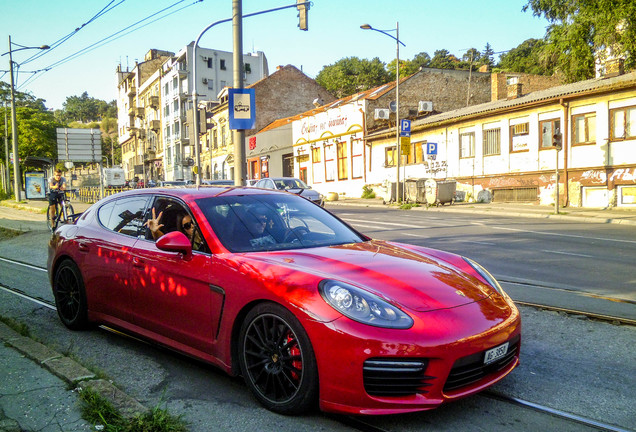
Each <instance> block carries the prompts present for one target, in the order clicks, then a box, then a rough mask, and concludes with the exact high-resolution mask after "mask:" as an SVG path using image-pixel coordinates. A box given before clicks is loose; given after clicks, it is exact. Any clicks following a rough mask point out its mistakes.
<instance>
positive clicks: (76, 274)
mask: <svg viewBox="0 0 636 432" xmlns="http://www.w3.org/2000/svg"><path fill="white" fill-rule="evenodd" d="M53 295H54V297H55V307H56V309H57V314H58V316H59V317H60V320H61V321H62V323H63V324H64V325H65V326H66V327H68V328H69V329H71V330H85V329H88V328H90V323H89V321H88V303H87V301H86V290H85V288H84V280H83V279H82V274H81V273H80V270H79V268H78V267H77V265H76V264H75V263H74V262H73V261H70V260H65V261H63V262H62V263H61V264H60V265H59V267H58V268H57V270H56V271H55V277H54V278H53Z"/></svg>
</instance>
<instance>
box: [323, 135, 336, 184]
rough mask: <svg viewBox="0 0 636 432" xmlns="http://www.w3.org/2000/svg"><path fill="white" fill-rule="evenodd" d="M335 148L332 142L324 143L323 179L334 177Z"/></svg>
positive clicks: (332, 179) (329, 179)
mask: <svg viewBox="0 0 636 432" xmlns="http://www.w3.org/2000/svg"><path fill="white" fill-rule="evenodd" d="M334 153H335V149H334V145H333V144H325V180H327V181H334V180H335V177H336V166H335V165H336V163H335V162H336V161H335V160H334V158H335V154H334Z"/></svg>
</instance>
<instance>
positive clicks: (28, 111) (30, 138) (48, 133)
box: [16, 106, 62, 161]
mask: <svg viewBox="0 0 636 432" xmlns="http://www.w3.org/2000/svg"><path fill="white" fill-rule="evenodd" d="M16 117H17V121H18V122H17V124H18V144H19V145H18V154H19V155H20V159H22V160H23V161H24V160H25V159H26V158H27V157H28V156H33V157H38V158H48V159H52V160H55V159H57V134H56V130H55V129H56V128H58V127H62V125H61V124H60V123H59V122H57V121H56V120H55V117H54V116H53V113H51V112H49V111H46V110H44V111H41V110H38V109H35V108H31V107H28V106H20V107H17V108H16Z"/></svg>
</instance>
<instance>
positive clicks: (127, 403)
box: [0, 322, 148, 432]
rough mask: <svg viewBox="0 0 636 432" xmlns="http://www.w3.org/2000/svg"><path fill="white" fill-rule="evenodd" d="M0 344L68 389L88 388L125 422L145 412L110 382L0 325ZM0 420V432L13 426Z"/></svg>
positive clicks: (6, 420)
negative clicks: (106, 402)
mask: <svg viewBox="0 0 636 432" xmlns="http://www.w3.org/2000/svg"><path fill="white" fill-rule="evenodd" d="M0 340H2V341H3V343H4V344H5V345H7V346H10V347H11V348H13V349H15V350H16V351H18V352H20V353H21V354H22V355H24V356H25V357H27V358H28V359H30V360H32V361H33V362H34V363H35V364H37V365H38V366H40V367H43V368H45V369H47V370H48V371H49V372H51V373H52V374H53V375H55V376H57V377H58V378H60V379H61V380H62V381H64V382H66V383H67V384H68V385H69V386H70V387H71V388H77V389H79V390H80V391H81V390H82V389H85V388H90V389H92V390H94V391H96V392H97V393H99V394H100V395H101V396H102V397H104V398H105V399H106V400H108V401H109V402H110V403H111V404H112V405H113V406H114V407H115V408H116V409H117V410H119V412H120V413H121V414H122V415H123V416H124V417H126V418H128V419H130V418H133V417H134V416H135V415H138V414H143V413H145V412H147V411H148V408H146V407H145V406H144V405H142V404H141V403H140V402H139V401H137V400H136V399H134V398H133V397H131V396H128V395H127V394H126V393H124V392H123V391H122V390H120V389H118V388H117V387H115V386H114V385H113V384H112V383H111V382H110V381H106V380H104V379H100V378H98V377H97V376H96V375H95V374H94V373H93V372H91V371H90V370H88V369H86V368H85V367H84V366H82V365H81V364H79V363H78V362H76V361H75V360H73V359H71V358H70V357H67V356H64V355H62V354H60V353H58V352H56V351H54V350H52V349H50V348H49V347H47V346H46V345H44V344H41V343H39V342H36V341H34V340H33V339H31V338H28V337H26V336H22V335H20V334H19V333H17V332H16V331H15V330H13V329H12V328H11V327H9V326H7V325H6V324H4V323H2V322H0ZM2 417H3V416H0V432H1V431H3V430H7V431H10V430H11V427H12V426H13V421H12V420H11V419H2Z"/></svg>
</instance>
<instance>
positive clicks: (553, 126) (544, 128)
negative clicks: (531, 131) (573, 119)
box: [539, 119, 561, 149]
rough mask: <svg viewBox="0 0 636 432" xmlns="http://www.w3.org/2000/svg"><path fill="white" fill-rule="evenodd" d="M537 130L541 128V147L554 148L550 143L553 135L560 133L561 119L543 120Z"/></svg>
mask: <svg viewBox="0 0 636 432" xmlns="http://www.w3.org/2000/svg"><path fill="white" fill-rule="evenodd" d="M539 130H541V147H540V148H542V149H545V148H554V147H553V146H552V143H553V142H554V135H555V134H558V133H561V120H556V119H555V120H545V121H542V122H540V123H539Z"/></svg>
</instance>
